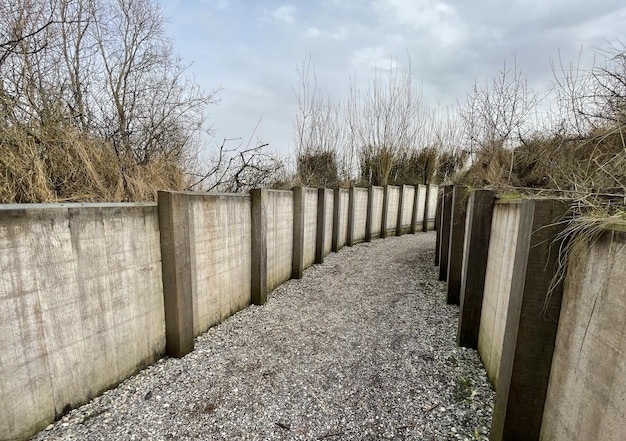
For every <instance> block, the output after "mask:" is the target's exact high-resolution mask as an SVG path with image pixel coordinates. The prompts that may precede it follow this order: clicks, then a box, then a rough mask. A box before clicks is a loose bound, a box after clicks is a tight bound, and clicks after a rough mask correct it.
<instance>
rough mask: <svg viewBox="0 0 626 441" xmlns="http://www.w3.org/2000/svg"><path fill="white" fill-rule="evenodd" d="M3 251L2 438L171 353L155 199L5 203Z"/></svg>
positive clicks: (24, 431) (40, 423) (26, 430)
mask: <svg viewBox="0 0 626 441" xmlns="http://www.w3.org/2000/svg"><path fill="white" fill-rule="evenodd" d="M0 250H1V252H0V275H1V276H0V317H2V320H0V353H1V354H2V361H1V362H0V391H1V393H2V400H1V405H0V439H4V440H8V439H20V438H23V437H25V436H27V435H30V434H32V433H34V432H35V431H37V430H38V429H41V428H42V427H44V426H45V425H47V424H48V423H50V422H51V421H52V420H53V419H54V418H55V416H59V415H61V414H62V413H63V412H64V411H65V410H67V409H69V408H70V407H75V406H77V405H79V404H82V403H84V402H87V401H89V400H90V399H91V398H93V397H94V396H96V395H98V394H99V393H101V392H102V391H104V390H106V389H108V388H110V387H112V386H114V385H116V384H117V383H119V382H121V381H122V380H124V379H126V378H127V377H129V376H130V375H132V374H134V373H135V372H137V371H138V370H140V369H142V368H143V367H145V366H147V365H149V364H151V363H153V362H154V361H156V360H157V359H158V358H159V357H160V356H161V355H162V354H163V352H164V350H165V325H164V321H165V319H164V312H163V311H164V309H163V291H162V284H161V255H160V248H159V230H158V214H157V208H156V205H155V204H89V205H82V204H81V205H79V204H68V205H44V204H41V205H39V204H37V205H28V206H23V205H21V206H10V205H5V206H1V208H0ZM9 317H10V318H11V319H8V318H9ZM129 336H132V338H129Z"/></svg>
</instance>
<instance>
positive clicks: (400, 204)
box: [396, 184, 404, 236]
mask: <svg viewBox="0 0 626 441" xmlns="http://www.w3.org/2000/svg"><path fill="white" fill-rule="evenodd" d="M403 207H404V184H401V185H400V197H399V199H398V219H397V222H396V236H402V211H403Z"/></svg>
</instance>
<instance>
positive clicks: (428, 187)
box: [422, 184, 432, 233]
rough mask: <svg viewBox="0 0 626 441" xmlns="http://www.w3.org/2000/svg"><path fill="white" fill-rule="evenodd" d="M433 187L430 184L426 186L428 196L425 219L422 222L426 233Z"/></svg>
mask: <svg viewBox="0 0 626 441" xmlns="http://www.w3.org/2000/svg"><path fill="white" fill-rule="evenodd" d="M431 188H432V186H431V185H430V184H426V196H425V198H424V199H425V200H424V219H423V220H422V231H423V232H424V233H425V232H427V231H428V210H429V205H430V192H431V191H432V190H431Z"/></svg>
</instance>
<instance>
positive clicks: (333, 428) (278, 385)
mask: <svg viewBox="0 0 626 441" xmlns="http://www.w3.org/2000/svg"><path fill="white" fill-rule="evenodd" d="M434 242H435V234H434V233H419V234H415V235H406V236H402V237H391V238H388V239H384V240H377V241H374V242H372V243H369V244H360V245H357V246H355V247H352V248H344V249H343V250H341V251H340V252H339V253H337V254H331V255H329V256H328V257H326V260H325V262H324V264H322V265H315V266H313V267H311V268H309V269H308V270H307V271H305V275H304V278H303V279H301V280H290V281H289V282H287V283H285V284H283V285H281V286H280V287H279V288H277V289H276V290H275V291H273V292H272V293H270V295H269V296H268V302H267V303H266V304H265V305H264V306H261V307H258V306H251V307H249V308H246V309H245V310H244V311H241V312H239V313H237V314H236V315H235V316H233V317H231V318H229V319H228V320H226V321H225V322H224V323H222V324H221V325H219V326H216V327H214V328H212V329H210V330H209V331H208V332H207V333H206V334H204V335H202V336H200V337H198V338H197V339H196V349H195V351H194V352H193V353H191V354H189V355H187V356H186V357H184V358H182V359H171V358H164V359H162V360H160V361H159V362H158V363H156V364H155V365H153V366H151V367H150V368H148V369H145V370H144V371H142V372H140V373H139V374H137V375H135V376H134V377H132V378H130V379H128V380H126V381H124V382H123V383H122V384H120V385H119V386H118V387H117V388H115V389H113V390H110V391H108V392H106V393H105V394H104V395H102V396H101V397H98V398H96V399H94V400H93V401H92V402H91V403H89V404H87V405H85V406H82V407H80V408H78V409H75V410H73V411H71V412H70V413H69V414H68V415H66V416H65V417H64V418H63V419H62V420H61V421H58V422H57V423H55V424H54V425H51V426H49V427H48V428H46V430H44V431H42V432H40V433H39V434H38V435H37V436H36V437H35V438H33V439H34V440H38V441H41V440H170V439H171V440H239V439H242V440H318V439H325V440H331V441H334V440H379V439H397V440H449V439H487V436H488V430H489V429H488V428H489V426H490V424H491V408H492V405H493V397H494V393H493V391H492V389H491V387H490V386H489V383H488V381H487V378H486V375H485V372H484V369H483V367H482V364H481V363H480V360H479V358H478V355H477V353H476V352H475V351H472V350H466V349H462V348H458V347H457V346H456V343H455V335H456V319H457V315H458V307H455V306H448V305H446V303H445V285H444V284H443V283H441V282H438V281H437V274H436V272H435V270H436V268H435V267H434V266H433V264H432V262H433V256H434V251H433V250H434Z"/></svg>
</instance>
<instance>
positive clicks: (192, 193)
mask: <svg viewBox="0 0 626 441" xmlns="http://www.w3.org/2000/svg"><path fill="white" fill-rule="evenodd" d="M159 193H172V194H183V195H187V196H220V197H225V196H228V197H236V198H249V197H250V195H249V194H248V193H223V192H219V191H173V190H161V191H159Z"/></svg>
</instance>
